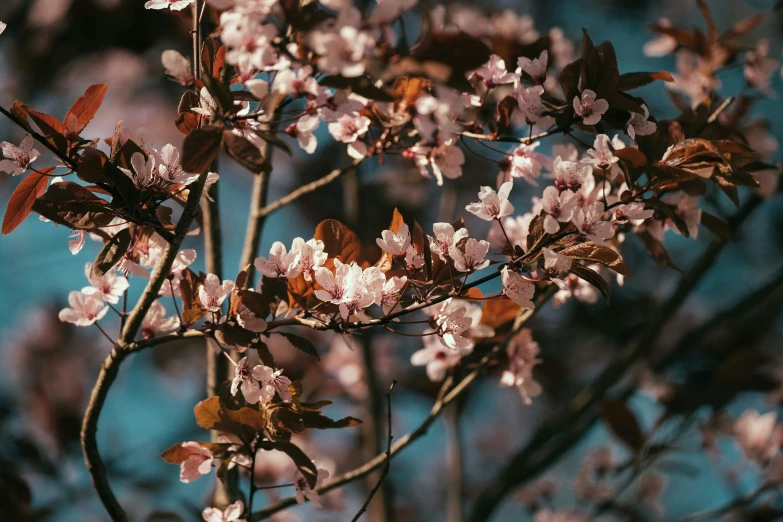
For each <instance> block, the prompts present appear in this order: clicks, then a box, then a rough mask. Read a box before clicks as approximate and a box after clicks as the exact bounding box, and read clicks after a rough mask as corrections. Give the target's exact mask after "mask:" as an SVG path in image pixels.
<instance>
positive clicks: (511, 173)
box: [498, 141, 546, 186]
mask: <svg viewBox="0 0 783 522" xmlns="http://www.w3.org/2000/svg"><path fill="white" fill-rule="evenodd" d="M539 145H541V142H538V141H534V142H533V143H531V144H530V145H527V144H525V143H523V144H521V145H520V146H519V147H517V148H515V149H514V150H513V151H512V152H511V154H509V155H508V156H506V158H505V159H504V160H503V162H502V163H501V173H500V176H499V178H498V179H500V180H501V181H502V182H507V181H511V179H510V178H522V179H524V180H525V181H527V182H528V183H530V184H531V185H534V186H536V185H538V183H537V182H536V181H535V178H538V177H540V176H541V165H542V164H543V163H545V162H546V156H544V155H543V154H538V153H537V152H533V151H534V150H535V149H536V148H537V147H538V146H539Z"/></svg>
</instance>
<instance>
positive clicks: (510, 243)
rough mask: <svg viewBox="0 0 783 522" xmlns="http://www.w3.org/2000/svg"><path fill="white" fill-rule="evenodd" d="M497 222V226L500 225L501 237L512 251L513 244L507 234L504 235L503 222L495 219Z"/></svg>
mask: <svg viewBox="0 0 783 522" xmlns="http://www.w3.org/2000/svg"><path fill="white" fill-rule="evenodd" d="M495 219H496V220H497V222H498V225H500V230H501V231H502V232H503V236H504V237H505V238H506V241H507V242H508V248H510V249H511V251H512V252H513V251H514V243H512V242H511V239H510V238H509V237H508V234H507V233H506V227H504V226H503V220H501V219H500V218H495Z"/></svg>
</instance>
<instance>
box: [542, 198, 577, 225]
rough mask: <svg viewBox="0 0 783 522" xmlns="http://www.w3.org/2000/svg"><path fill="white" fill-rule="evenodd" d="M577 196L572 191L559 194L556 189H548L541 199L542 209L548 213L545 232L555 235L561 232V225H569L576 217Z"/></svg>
mask: <svg viewBox="0 0 783 522" xmlns="http://www.w3.org/2000/svg"><path fill="white" fill-rule="evenodd" d="M576 203H577V200H576V195H575V194H574V193H573V192H571V190H565V191H563V192H558V190H557V189H556V188H555V187H547V188H546V189H545V190H544V195H543V197H542V198H541V208H542V209H543V210H544V212H546V214H547V215H546V217H545V218H544V232H546V233H547V234H554V233H555V232H557V231H558V230H560V225H559V223H558V222H560V223H568V222H569V221H571V217H573V215H574V207H575V206H576Z"/></svg>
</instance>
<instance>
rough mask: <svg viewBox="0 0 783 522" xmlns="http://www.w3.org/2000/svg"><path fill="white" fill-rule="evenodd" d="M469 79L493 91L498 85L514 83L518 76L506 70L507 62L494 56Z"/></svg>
mask: <svg viewBox="0 0 783 522" xmlns="http://www.w3.org/2000/svg"><path fill="white" fill-rule="evenodd" d="M469 79H470V80H472V81H473V82H474V85H475V83H477V82H482V83H483V84H484V86H485V87H486V88H487V89H492V88H493V87H496V86H498V85H503V84H506V83H512V82H513V81H514V80H515V79H516V75H514V74H513V73H510V72H508V71H507V70H506V62H505V61H503V59H502V58H501V57H500V56H498V55H496V54H493V55H492V56H490V57H489V61H488V62H487V63H485V64H484V65H482V66H481V67H479V68H478V69H476V70H475V71H473V72H472V73H471V74H470V77H469Z"/></svg>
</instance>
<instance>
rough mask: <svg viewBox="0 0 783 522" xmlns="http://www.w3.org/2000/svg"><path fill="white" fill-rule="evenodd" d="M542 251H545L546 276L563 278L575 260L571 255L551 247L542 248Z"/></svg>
mask: <svg viewBox="0 0 783 522" xmlns="http://www.w3.org/2000/svg"><path fill="white" fill-rule="evenodd" d="M541 251H542V252H543V253H544V274H545V275H546V277H550V278H553V279H561V278H563V277H565V275H566V274H568V271H569V270H571V265H572V264H573V260H572V259H571V258H570V257H568V256H564V255H563V254H560V253H559V252H555V251H554V250H552V249H549V248H542V249H541Z"/></svg>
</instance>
